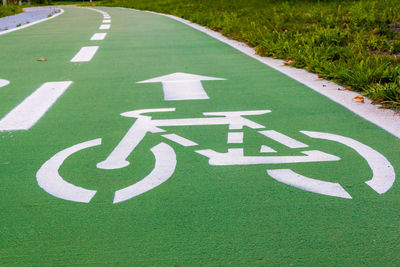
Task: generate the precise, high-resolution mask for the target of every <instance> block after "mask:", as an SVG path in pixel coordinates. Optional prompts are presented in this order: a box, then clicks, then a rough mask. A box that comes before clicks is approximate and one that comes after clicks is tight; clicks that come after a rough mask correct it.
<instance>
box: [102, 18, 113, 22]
mask: <svg viewBox="0 0 400 267" xmlns="http://www.w3.org/2000/svg"><path fill="white" fill-rule="evenodd" d="M102 23H111V19H105V20H103V22H102Z"/></svg>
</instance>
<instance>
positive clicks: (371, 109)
mask: <svg viewBox="0 0 400 267" xmlns="http://www.w3.org/2000/svg"><path fill="white" fill-rule="evenodd" d="M120 8H121V9H128V10H133V11H139V12H147V13H151V14H155V15H159V16H165V17H168V18H171V19H173V20H176V21H179V22H181V23H183V24H186V25H188V26H189V27H192V28H194V29H196V30H198V31H201V32H203V33H205V34H207V35H209V36H211V37H213V38H215V39H217V40H219V41H221V42H223V43H226V44H228V45H229V46H231V47H233V48H235V49H236V50H239V51H240V52H242V53H243V54H246V55H247V56H249V57H252V58H254V59H256V60H258V61H260V62H261V63H263V64H265V65H267V66H269V67H271V68H273V69H276V70H277V71H279V72H281V73H283V74H285V75H287V76H289V77H290V78H292V79H294V80H296V81H298V82H300V83H302V84H304V85H306V86H307V87H309V88H311V89H312V90H314V91H316V92H318V93H320V94H322V95H324V96H326V97H327V98H329V99H331V100H332V101H334V102H336V103H338V104H340V105H342V106H343V107H345V108H347V109H348V110H350V111H351V112H353V113H355V114H357V115H358V116H360V117H362V118H364V119H366V120H368V121H370V122H372V123H373V124H375V125H376V126H379V127H381V128H382V129H384V130H386V131H387V132H389V133H391V134H392V135H394V136H396V137H398V138H400V117H399V116H398V115H397V114H396V113H395V112H394V111H392V110H388V109H381V108H380V107H379V106H377V105H373V104H371V103H372V101H371V100H370V99H368V98H365V103H364V104H362V103H355V102H354V101H353V98H354V97H355V96H357V95H359V94H358V93H355V92H351V91H347V90H338V88H342V89H343V87H342V86H340V85H338V84H336V83H334V82H330V81H326V80H321V79H320V78H318V75H317V74H313V73H309V72H307V71H306V70H303V69H296V68H292V67H287V66H284V65H283V62H284V60H280V59H274V58H269V57H261V56H259V55H257V54H256V52H255V50H254V48H251V47H249V46H248V45H246V44H244V43H241V42H238V41H234V40H231V39H228V38H227V37H225V36H223V35H222V34H220V33H219V32H215V31H212V30H210V29H208V28H206V27H203V26H200V25H198V24H195V23H192V22H190V21H188V20H185V19H182V18H178V17H175V16H173V15H167V14H162V13H156V12H152V11H142V10H137V9H130V8H123V7H120Z"/></svg>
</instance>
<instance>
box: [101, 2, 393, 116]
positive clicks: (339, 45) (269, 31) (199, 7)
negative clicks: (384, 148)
mask: <svg viewBox="0 0 400 267" xmlns="http://www.w3.org/2000/svg"><path fill="white" fill-rule="evenodd" d="M97 4H98V5H100V4H101V5H107V6H121V7H130V8H136V9H142V10H152V11H156V12H162V13H168V14H173V15H175V16H179V17H182V18H184V19H187V20H190V21H192V22H195V23H198V24H200V25H203V26H206V27H208V28H210V29H213V30H216V31H219V32H221V33H222V34H223V35H225V36H227V37H229V38H232V39H235V40H239V41H243V42H245V43H247V44H248V45H250V46H251V47H254V48H255V50H256V52H257V53H258V54H259V55H261V56H268V57H275V58H281V59H286V60H288V62H289V65H292V66H294V67H298V68H306V69H307V70H308V71H310V72H314V73H318V74H319V77H321V78H326V79H331V80H334V81H336V82H338V83H340V84H342V85H344V86H346V87H347V88H348V89H349V90H355V91H362V92H363V93H364V94H365V95H367V96H368V97H370V98H371V99H373V100H374V101H375V102H376V103H380V104H382V105H383V106H386V107H390V108H394V109H396V108H397V109H400V102H399V99H400V66H399V57H400V0H360V1H347V0H326V1H322V0H321V1H317V0H303V1H296V0H287V1H272V0H191V1H186V0H152V1H148V0H106V1H100V2H97ZM388 88H389V89H388Z"/></svg>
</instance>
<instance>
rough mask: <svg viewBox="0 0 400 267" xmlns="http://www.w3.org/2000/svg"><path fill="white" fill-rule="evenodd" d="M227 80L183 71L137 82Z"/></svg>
mask: <svg viewBox="0 0 400 267" xmlns="http://www.w3.org/2000/svg"><path fill="white" fill-rule="evenodd" d="M215 80H226V79H223V78H215V77H208V76H201V75H196V74H188V73H183V72H175V73H172V74H168V75H164V76H160V77H156V78H153V79H149V80H145V81H141V82H137V83H160V82H161V83H162V82H187V81H215Z"/></svg>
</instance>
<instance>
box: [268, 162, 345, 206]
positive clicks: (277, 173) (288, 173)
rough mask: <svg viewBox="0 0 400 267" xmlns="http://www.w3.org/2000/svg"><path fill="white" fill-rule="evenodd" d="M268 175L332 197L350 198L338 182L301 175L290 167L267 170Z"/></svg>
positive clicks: (288, 183) (282, 181)
mask: <svg viewBox="0 0 400 267" xmlns="http://www.w3.org/2000/svg"><path fill="white" fill-rule="evenodd" d="M267 173H268V175H269V176H271V177H272V178H274V179H275V180H277V181H279V182H281V183H284V184H287V185H291V186H294V187H296V188H299V189H302V190H305V191H309V192H313V193H317V194H321V195H327V196H332V197H341V198H348V199H351V196H350V195H349V193H347V192H346V190H344V188H343V187H342V186H341V185H340V184H338V183H331V182H326V181H321V180H315V179H312V178H308V177H306V176H302V175H300V174H298V173H295V172H294V171H292V170H290V169H279V170H267Z"/></svg>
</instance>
